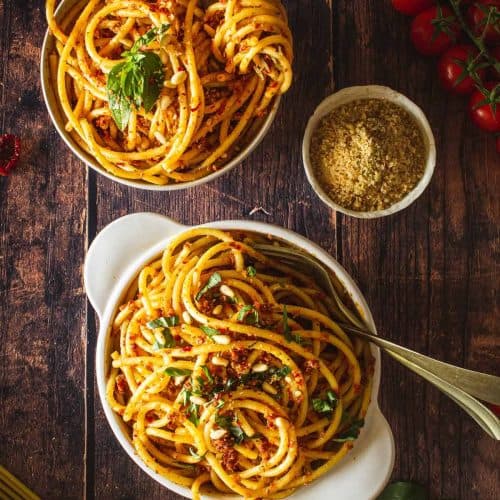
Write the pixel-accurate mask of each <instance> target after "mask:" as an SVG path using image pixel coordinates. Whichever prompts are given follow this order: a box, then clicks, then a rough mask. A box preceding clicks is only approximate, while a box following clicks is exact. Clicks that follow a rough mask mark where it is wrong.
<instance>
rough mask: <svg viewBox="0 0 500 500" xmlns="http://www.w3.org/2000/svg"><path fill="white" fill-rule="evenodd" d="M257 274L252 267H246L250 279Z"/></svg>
mask: <svg viewBox="0 0 500 500" xmlns="http://www.w3.org/2000/svg"><path fill="white" fill-rule="evenodd" d="M256 274H257V270H256V269H255V267H253V266H248V267H247V276H249V277H250V278H253V277H254V276H255V275H256Z"/></svg>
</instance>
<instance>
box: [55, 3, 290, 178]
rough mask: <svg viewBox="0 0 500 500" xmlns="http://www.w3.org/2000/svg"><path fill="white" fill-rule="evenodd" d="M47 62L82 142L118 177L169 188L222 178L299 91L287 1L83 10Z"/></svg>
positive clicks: (66, 22) (70, 19)
mask: <svg viewBox="0 0 500 500" xmlns="http://www.w3.org/2000/svg"><path fill="white" fill-rule="evenodd" d="M55 4H56V0H47V19H48V24H49V29H50V31H51V33H52V34H53V35H54V36H55V38H56V46H55V51H54V53H53V54H51V55H50V58H49V67H50V74H51V79H52V81H53V82H54V88H55V94H56V98H57V100H58V102H59V104H60V107H61V109H62V114H63V116H64V119H65V120H66V125H65V127H66V131H67V132H69V133H70V134H71V136H72V137H73V139H74V140H75V142H76V143H77V144H78V145H79V146H80V147H81V148H82V149H83V150H84V151H86V152H87V153H88V154H90V155H91V156H92V157H94V158H95V159H96V160H97V161H98V162H99V164H100V165H101V166H102V167H103V168H104V169H105V170H106V171H108V172H109V173H111V174H112V175H114V176H117V177H120V178H124V179H135V180H141V181H144V182H147V183H152V184H157V185H164V184H169V183H182V182H188V181H192V180H195V179H199V178H201V177H204V176H206V175H208V174H210V173H212V172H214V171H216V170H219V169H220V168H222V167H223V166H224V165H225V164H227V163H228V161H229V160H230V159H231V158H233V157H234V156H235V155H236V154H237V153H238V152H239V151H240V150H241V149H242V148H243V147H244V146H245V140H246V141H247V142H248V139H247V138H248V137H251V136H252V135H255V133H256V129H258V127H259V124H262V122H263V117H264V116H265V115H266V114H267V113H268V111H269V109H270V107H271V106H272V105H273V103H274V101H275V99H276V98H277V96H279V95H280V94H283V93H284V92H286V91H287V90H288V88H289V87H290V85H291V82H292V69H291V63H292V59H293V48H292V36H291V33H290V29H289V27H288V22H287V16H286V12H285V10H284V8H283V6H282V5H281V3H280V1H279V0H224V1H220V2H217V1H215V2H214V1H207V0H175V1H174V0H156V1H146V0H81V1H76V2H75V6H74V8H73V9H72V10H71V11H70V12H69V14H68V15H66V16H65V18H64V19H63V20H62V21H61V22H60V23H59V24H58V23H57V22H56V19H55V17H54V9H55Z"/></svg>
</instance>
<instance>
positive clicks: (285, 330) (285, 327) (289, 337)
mask: <svg viewBox="0 0 500 500" xmlns="http://www.w3.org/2000/svg"><path fill="white" fill-rule="evenodd" d="M283 333H284V335H285V340H286V341H287V342H289V343H290V342H292V340H293V336H292V332H291V330H290V325H289V324H288V311H287V309H286V306H283Z"/></svg>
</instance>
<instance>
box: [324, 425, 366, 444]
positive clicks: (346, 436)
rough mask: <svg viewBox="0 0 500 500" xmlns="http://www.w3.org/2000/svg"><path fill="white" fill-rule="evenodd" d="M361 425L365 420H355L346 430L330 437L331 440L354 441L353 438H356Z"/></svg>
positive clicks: (337, 441)
mask: <svg viewBox="0 0 500 500" xmlns="http://www.w3.org/2000/svg"><path fill="white" fill-rule="evenodd" d="M363 425H365V421H364V420H363V419H358V420H355V421H354V422H353V423H352V424H351V426H350V427H349V428H348V429H347V430H345V431H344V432H342V433H341V434H340V435H339V436H337V437H336V438H334V439H332V441H335V442H336V443H345V442H346V441H354V440H355V439H357V438H358V436H359V432H360V430H361V428H362V427H363Z"/></svg>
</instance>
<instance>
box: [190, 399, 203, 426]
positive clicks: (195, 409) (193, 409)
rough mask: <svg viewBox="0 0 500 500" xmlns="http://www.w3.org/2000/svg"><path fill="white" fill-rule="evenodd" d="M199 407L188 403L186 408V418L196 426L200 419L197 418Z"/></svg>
mask: <svg viewBox="0 0 500 500" xmlns="http://www.w3.org/2000/svg"><path fill="white" fill-rule="evenodd" d="M199 408H200V407H199V405H197V404H194V403H190V405H189V406H188V418H189V420H190V421H191V422H192V423H193V424H194V425H196V426H198V424H199V423H200V418H199V416H198V409H199Z"/></svg>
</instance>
